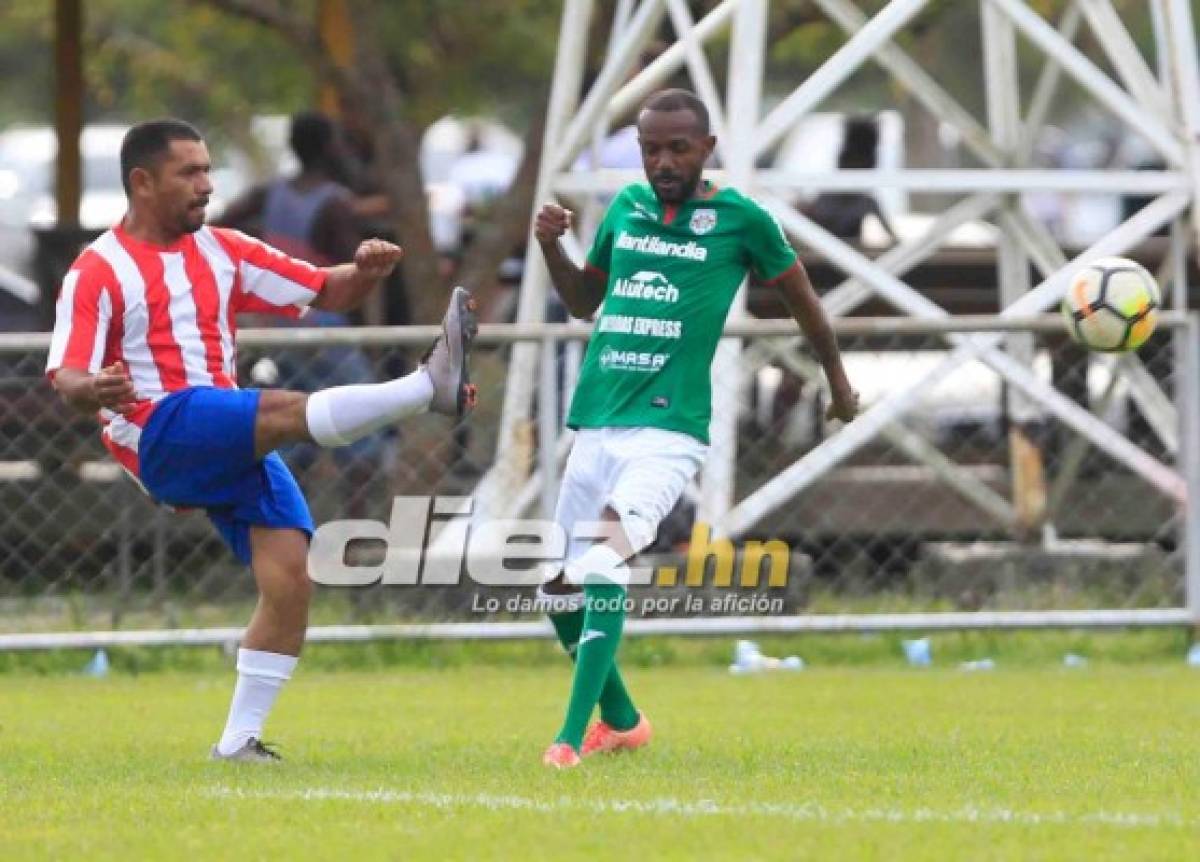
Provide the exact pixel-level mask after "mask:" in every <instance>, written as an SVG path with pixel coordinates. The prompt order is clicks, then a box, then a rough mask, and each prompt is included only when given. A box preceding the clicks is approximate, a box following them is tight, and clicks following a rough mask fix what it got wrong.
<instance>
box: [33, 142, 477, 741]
mask: <svg viewBox="0 0 1200 862" xmlns="http://www.w3.org/2000/svg"><path fill="white" fill-rule="evenodd" d="M210 170H211V163H210V161H209V156H208V150H207V148H206V147H205V144H204V141H203V139H202V138H201V136H200V134H199V133H198V132H197V131H196V130H195V129H194V128H192V127H191V126H190V125H188V124H187V123H184V122H181V121H179V120H171V119H163V120H153V121H150V122H145V123H141V124H139V125H137V126H134V127H133V128H132V129H130V130H129V132H128V133H127V134H126V136H125V139H124V141H123V142H122V145H121V174H122V180H123V182H124V185H125V193H126V196H127V198H128V201H129V204H128V211H127V213H126V215H125V217H124V218H123V219H122V220H121V222H120V223H119V224H117V225H116V226H114V227H113V228H112V229H111V230H109V231H107V232H105V233H104V234H103V235H101V236H100V237H99V238H98V239H97V240H96V241H95V242H93V243H92V244H91V245H89V246H88V247H87V248H86V249H84V251H83V252H82V253H81V254H80V255H79V257H78V258H77V259H76V260H75V262H74V263H73V264H72V266H71V269H70V271H69V272H68V273H67V275H66V277H65V278H64V279H63V284H62V290H61V292H60V294H59V297H58V303H57V306H56V309H55V325H54V335H53V337H52V340H51V347H50V356H49V360H48V362H47V366H46V373H47V374H48V375H49V377H50V379H51V381H52V383H53V386H54V388H55V389H56V390H57V391H58V393H59V394H60V395H61V396H62V398H63V399H64V400H65V401H66V402H67V403H68V404H70V405H71V406H72V407H74V408H77V409H78V410H81V411H85V412H88V413H97V414H98V415H99V418H100V422H101V425H102V432H101V433H102V438H103V441H104V444H105V446H106V447H108V449H109V451H110V452H111V453H112V455H113V457H114V458H116V460H117V461H118V462H119V463H120V464H121V466H122V467H124V468H125V470H126V471H127V472H128V473H129V475H130V476H131V477H133V479H134V481H135V482H137V483H138V484H139V485H140V486H141V487H142V488H143V489H144V490H145V491H146V492H147V493H148V494H149V495H150V496H151V497H152V498H153V499H155V500H156V501H158V502H161V503H164V504H167V505H171V506H178V507H186V508H201V509H204V510H205V511H206V512H207V514H208V516H209V518H210V519H211V520H212V522H213V524H214V525H215V527H216V528H217V531H218V532H219V533H220V534H221V536H222V537H223V538H224V539H225V541H226V542H227V543H228V544H229V546H230V548H231V549H232V551H233V553H234V554H235V555H236V556H237V557H238V559H239V560H241V561H242V562H244V563H246V564H248V565H250V567H251V569H252V570H253V572H254V577H255V581H256V583H257V585H258V590H259V602H258V606H257V607H256V609H255V611H254V614H253V616H252V617H251V619H250V623H249V625H248V626H247V628H246V631H245V634H244V635H243V638H242V643H241V649H239V650H238V661H237V672H238V679H237V685H236V686H235V688H234V694H233V702H232V704H231V706H230V710H229V717H228V721H227V723H226V726H225V730H224V733H223V734H222V735H221V738H220V740H219V741H218V742H217V744H216V745H214V746H213V749H212V757H213V758H214V759H220V760H246V761H265V762H269V761H273V760H277V759H278V755H277V754H276V753H275V752H273V751H272V750H271V749H269V748H268V747H266V746H264V745H263V743H262V728H263V723H264V722H265V720H266V717H267V714H268V713H269V712H270V710H271V707H272V705H273V704H274V701H275V698H276V696H277V694H278V692H279V690H280V688H281V687H282V685H283V683H284V682H285V681H286V680H287V679H288V678H289V677H290V676H291V674H292V671H293V669H294V668H295V666H296V661H297V657H298V656H299V654H300V648H301V646H302V645H303V643H304V635H305V630H306V627H307V621H308V605H309V598H310V594H311V590H312V585H311V582H310V580H309V576H308V570H307V555H308V541H309V539H310V538H311V536H312V531H313V522H312V516H311V515H310V514H309V511H308V506H307V504H306V502H305V500H304V496H303V494H302V493H301V491H300V488H299V487H298V486H297V484H296V481H295V479H294V478H293V477H292V475H291V473H290V472H288V469H287V467H286V466H285V465H284V463H283V460H282V459H281V458H280V457H279V455H278V453H276V451H275V450H276V449H278V448H279V447H281V446H286V445H288V444H292V443H299V442H315V443H318V444H320V445H322V446H345V445H347V444H349V443H352V442H354V441H355V440H358V439H360V438H362V437H363V436H365V435H367V434H370V433H372V432H374V431H377V430H378V429H380V428H382V427H383V426H385V425H387V424H389V423H392V422H396V421H398V420H400V419H402V418H404V417H406V416H410V415H412V414H415V413H418V412H421V411H424V410H430V411H433V412H437V413H443V414H446V415H449V416H454V417H461V416H463V415H464V414H465V413H466V412H467V411H468V410H469V409H470V408H471V407H473V406H474V401H475V390H474V388H473V387H472V386H471V384H470V382H469V378H468V373H467V353H468V351H469V350H470V344H471V339H472V338H473V337H474V334H475V330H476V322H475V314H474V308H475V302H474V300H473V299H472V298H471V296H470V294H469V293H468V292H467V291H466V290H464V289H463V288H455V289H454V291H453V294H452V296H451V298H450V307H449V309H448V310H447V312H446V316H445V318H444V320H443V321H442V334H441V336H440V337H439V338H438V340H437V341H436V343H435V344H434V346H433V347H432V348H431V350H430V352H429V353H428V354H427V355H426V357H425V359H424V361H423V362H422V364H421V366H420V367H419V368H418V369H417V370H416V371H414V372H412V373H411V374H409V375H407V376H406V377H402V378H399V379H396V380H391V381H388V382H385V383H377V384H367V385H355V386H341V387H334V388H330V389H325V390H322V391H319V392H315V393H312V394H308V393H304V392H290V391H282V390H263V391H259V390H256V389H240V388H238V385H237V369H236V364H235V360H236V339H237V328H236V315H237V313H238V312H242V311H253V312H266V313H272V314H280V315H284V316H287V317H298V316H300V315H301V314H303V313H304V312H305V311H306V310H307V309H308V308H319V309H325V310H328V311H347V310H350V309H353V308H354V307H356V306H357V305H359V303H361V302H362V300H363V299H364V298H365V297H366V296H367V294H368V293H370V292H371V291H372V290H373V289H375V288H376V287H377V286H378V285H379V284H380V283H381V281H382V280H383V279H384V278H386V277H387V276H388V275H389V274H390V273H391V271H392V269H393V268H394V267H395V266H396V263H397V261H399V260H400V257H401V254H402V251H401V249H400V248H399V247H398V246H395V245H393V244H391V243H388V242H384V241H382V240H378V239H372V240H367V241H366V242H363V243H362V244H361V245H359V246H358V249H357V251H356V252H355V254H354V260H353V262H352V263H345V264H341V265H337V266H329V267H323V268H318V267H315V266H313V265H311V264H309V263H306V262H304V261H300V260H295V259H293V258H290V257H288V256H286V255H284V254H282V253H281V252H279V251H277V250H275V249H273V248H271V247H270V246H267V245H265V244H264V243H261V242H259V241H258V240H255V239H252V238H250V237H248V236H246V235H245V234H242V233H239V232H237V231H233V230H226V229H222V228H210V227H207V226H205V224H204V218H205V207H206V206H207V204H208V200H209V196H210V194H211V193H212V183H211V180H210V177H209V174H210Z"/></svg>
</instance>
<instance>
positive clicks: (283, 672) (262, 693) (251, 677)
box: [217, 649, 298, 756]
mask: <svg viewBox="0 0 1200 862" xmlns="http://www.w3.org/2000/svg"><path fill="white" fill-rule="evenodd" d="M297 661H298V659H297V658H296V656H294V655H282V654H280V653H274V652H263V651H262V650H253V649H239V650H238V660H237V670H238V681H237V685H236V686H235V687H234V689H233V702H232V703H230V704H229V718H228V720H227V721H226V722H225V732H224V733H222V734H221V741H220V742H218V743H217V751H218V752H219V753H220V754H222V755H226V756H227V755H230V754H233V753H234V752H235V751H237V750H238V749H239V748H241V747H242V746H243V745H245V744H246V741H247V740H249V739H257V740H260V741H261V740H262V729H263V724H264V723H265V722H266V720H267V714H268V713H269V712H270V711H271V707H272V706H274V705H275V698H276V697H278V696H279V690H280V689H281V688H283V684H284V683H285V682H287V681H288V680H289V679H291V676H292V671H293V670H295V668H296V662H297Z"/></svg>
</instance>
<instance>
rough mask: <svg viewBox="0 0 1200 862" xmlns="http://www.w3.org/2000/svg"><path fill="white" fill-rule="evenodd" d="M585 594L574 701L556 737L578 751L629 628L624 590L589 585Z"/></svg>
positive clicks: (576, 660)
mask: <svg viewBox="0 0 1200 862" xmlns="http://www.w3.org/2000/svg"><path fill="white" fill-rule="evenodd" d="M583 594H584V602H585V606H586V607H585V610H584V612H583V613H584V619H583V626H582V633H581V634H580V635H579V641H578V644H579V645H578V647H577V648H576V650H575V676H574V678H573V679H572V681H571V699H570V701H568V703H567V715H566V718H565V719H564V720H563V726H562V730H560V731H559V733H558V736H557V737H555V741H556V742H565V743H567V744H568V745H570V746H571V747H572V748H574V749H575V750H576V751H578V750H579V748H580V747H581V746H582V745H583V734H584V732H585V731H586V730H587V723H588V720H589V719H590V718H591V717H592V710H594V709H595V708H596V703H597V701H598V700H599V699H600V692H601V691H602V690H603V689H604V684H605V682H606V680H607V679H608V676H609V673H610V672H611V671H612V669H613V660H614V658H615V657H616V655H617V646H618V645H619V644H620V642H621V630H622V629H623V628H624V626H625V590H624V588H622V587H618V586H615V585H613V584H604V585H599V584H595V585H591V584H589V585H588V586H586V587H584V590H583ZM622 688H624V686H622ZM627 696H628V695H627Z"/></svg>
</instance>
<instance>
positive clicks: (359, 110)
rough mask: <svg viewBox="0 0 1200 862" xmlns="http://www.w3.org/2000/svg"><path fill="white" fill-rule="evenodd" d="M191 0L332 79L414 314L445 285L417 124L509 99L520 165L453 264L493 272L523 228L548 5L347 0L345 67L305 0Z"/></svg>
mask: <svg viewBox="0 0 1200 862" xmlns="http://www.w3.org/2000/svg"><path fill="white" fill-rule="evenodd" d="M192 3H193V5H199V6H208V7H212V8H216V9H219V10H221V11H222V12H224V13H226V14H227V15H229V16H232V17H235V18H239V19H242V20H244V21H250V22H253V23H254V24H256V25H258V26H259V27H260V28H263V29H265V30H268V31H270V32H271V33H273V34H275V35H277V36H278V37H280V38H282V39H283V40H285V41H286V42H287V43H288V44H289V45H290V46H291V47H292V49H293V50H294V51H295V53H296V55H297V56H298V57H301V58H303V60H304V61H305V62H306V63H307V64H309V65H310V67H311V68H312V70H313V72H314V74H315V75H316V76H317V77H318V78H320V79H322V80H325V81H328V82H329V83H331V84H332V85H333V86H334V87H335V88H336V90H337V92H338V95H339V97H340V99H341V102H342V104H343V105H344V106H345V109H346V110H347V111H348V112H351V113H353V115H354V116H355V117H356V118H357V119H358V120H359V121H361V122H362V123H363V125H364V126H365V127H366V129H367V130H368V131H369V133H370V135H371V137H372V139H373V141H374V144H375V148H376V157H377V160H378V164H377V168H378V173H379V176H380V177H381V178H382V180H383V183H384V192H385V194H386V195H387V198H388V200H389V201H390V203H391V209H392V212H393V213H395V219H396V225H395V228H396V233H397V235H398V236H399V237H400V238H401V240H402V242H403V244H404V246H405V250H406V255H405V258H404V260H403V262H402V264H401V266H402V271H403V274H404V279H405V283H406V284H407V285H408V291H409V296H408V299H409V306H410V308H411V310H412V316H413V319H414V321H415V322H419V323H429V322H433V321H436V320H437V319H439V317H440V315H441V312H442V308H443V305H444V299H445V291H446V289H447V288H448V285H446V284H444V283H443V277H442V276H441V274H440V273H439V270H438V264H437V255H436V251H435V248H434V245H433V239H432V236H431V234H430V229H429V212H428V207H427V205H426V198H425V190H424V182H423V179H422V176H421V170H420V163H419V159H418V156H419V151H420V141H421V135H422V133H423V132H424V130H425V129H426V128H427V127H428V126H429V124H430V123H431V122H433V121H434V120H436V119H438V118H439V117H441V116H444V115H445V114H447V113H450V112H452V111H458V112H463V111H471V110H473V109H479V108H481V107H485V108H487V109H489V111H492V110H494V109H495V107H496V106H497V105H498V104H499V105H505V104H506V103H507V105H509V106H515V109H514V108H513V107H510V108H509V110H510V111H511V112H512V113H514V114H516V115H518V116H519V117H521V118H523V119H524V120H525V134H524V143H525V148H524V156H523V158H522V162H521V165H520V167H519V169H518V171H517V174H516V177H515V178H514V180H513V182H512V184H511V186H510V188H509V189H508V191H507V193H506V194H504V195H503V196H502V197H500V198H499V199H498V200H496V201H495V202H494V203H493V205H492V206H491V207H489V209H488V211H487V212H486V213H484V214H482V218H481V219H480V220H479V223H478V225H477V230H476V232H475V235H474V237H473V238H472V240H471V242H470V244H469V245H468V246H467V248H466V249H465V250H464V254H463V260H462V264H461V269H460V272H459V274H458V279H459V280H461V281H463V282H464V283H467V284H470V285H472V286H477V287H479V288H483V289H485V290H486V288H487V286H489V285H491V284H492V283H493V282H494V273H495V272H496V270H497V268H498V267H499V264H500V262H501V261H502V260H503V259H504V258H505V257H506V256H507V255H508V254H510V252H511V250H512V249H513V248H514V247H515V246H517V245H519V244H520V243H521V241H522V240H523V239H524V237H525V234H526V231H527V229H528V228H527V226H528V215H529V212H530V211H531V208H532V204H533V201H532V196H533V190H534V182H535V180H536V172H537V165H538V161H539V158H540V155H541V143H542V128H543V121H544V112H545V111H544V104H545V94H546V93H547V92H548V86H549V79H550V69H551V66H552V60H553V53H554V41H555V39H554V36H555V34H556V33H557V18H558V10H557V8H555V6H554V4H547V3H542V2H539V0H509V2H505V3H503V4H493V3H483V4H479V3H472V2H465V0H443V2H438V3H426V2H420V0H401V2H393V3H387V4H379V3H371V2H352V3H350V4H349V6H350V9H351V21H352V26H353V42H354V52H353V57H352V59H351V61H350V62H349V63H348V64H347V65H346V66H344V67H343V66H339V65H338V64H337V63H336V62H335V61H334V59H333V57H332V56H331V54H330V52H329V51H328V50H327V49H326V46H325V45H324V44H323V43H322V41H321V37H320V33H319V32H318V30H317V27H316V24H315V16H314V15H312V14H305V11H306V10H305V9H304V8H303V7H301V8H299V9H298V8H297V7H295V6H291V5H285V4H281V3H277V2H274V0H192ZM431 286H435V287H433V288H432V289H431ZM483 299H484V300H485V302H486V299H487V297H486V296H485V297H483Z"/></svg>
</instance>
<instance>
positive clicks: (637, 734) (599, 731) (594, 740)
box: [583, 712, 654, 757]
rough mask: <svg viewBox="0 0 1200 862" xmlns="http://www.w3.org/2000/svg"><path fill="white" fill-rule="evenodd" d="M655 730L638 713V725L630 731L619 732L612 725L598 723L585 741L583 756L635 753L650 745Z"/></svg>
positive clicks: (643, 716) (593, 726) (644, 717)
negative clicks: (624, 752) (619, 752)
mask: <svg viewBox="0 0 1200 862" xmlns="http://www.w3.org/2000/svg"><path fill="white" fill-rule="evenodd" d="M653 735H654V728H652V727H651V726H650V722H649V720H648V719H647V718H646V716H645V715H643V714H642V713H640V712H639V713H638V723H637V724H635V725H634V726H633V727H631V728H630V729H629V730H617V729H615V728H614V727H613V726H612V725H610V724H606V723H605V722H603V721H597V722H596V723H595V724H593V725H592V727H591V729H590V730H589V731H588V733H587V736H585V737H584V739H583V756H584V757H587V756H588V755H589V754H610V753H612V752H614V751H633V750H634V749H637V748H641V747H642V746H643V745H649V744H650V737H651V736H653Z"/></svg>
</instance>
